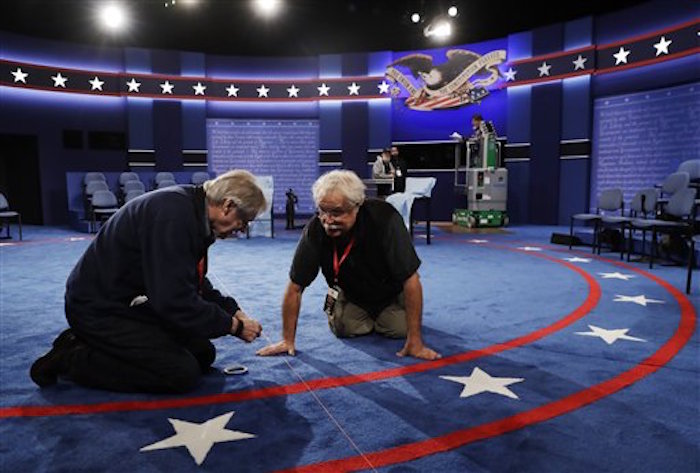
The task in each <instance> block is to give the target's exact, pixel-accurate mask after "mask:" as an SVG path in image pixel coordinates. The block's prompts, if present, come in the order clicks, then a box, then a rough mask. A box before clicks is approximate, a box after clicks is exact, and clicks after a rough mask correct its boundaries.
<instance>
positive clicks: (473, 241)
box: [467, 239, 489, 243]
mask: <svg viewBox="0 0 700 473" xmlns="http://www.w3.org/2000/svg"><path fill="white" fill-rule="evenodd" d="M467 241H468V242H469V243H488V242H489V241H488V240H477V239H474V240H467Z"/></svg>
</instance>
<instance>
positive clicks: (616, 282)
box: [0, 226, 700, 473]
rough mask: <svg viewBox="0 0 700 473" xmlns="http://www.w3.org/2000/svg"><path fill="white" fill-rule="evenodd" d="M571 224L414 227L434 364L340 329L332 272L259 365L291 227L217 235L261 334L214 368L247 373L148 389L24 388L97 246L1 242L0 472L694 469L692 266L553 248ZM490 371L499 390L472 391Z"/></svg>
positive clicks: (71, 236)
mask: <svg viewBox="0 0 700 473" xmlns="http://www.w3.org/2000/svg"><path fill="white" fill-rule="evenodd" d="M567 230H568V229H562V228H558V227H534V226H533V227H514V228H509V229H508V233H500V234H478V235H475V234H452V233H447V232H444V231H441V230H439V229H436V230H435V238H434V240H433V244H432V245H430V246H427V245H426V243H425V239H424V238H421V235H420V234H419V235H417V238H416V240H415V242H416V248H417V250H418V253H419V256H420V258H421V259H422V261H423V264H422V266H421V269H420V275H421V280H422V282H423V288H424V296H425V308H424V339H425V342H426V343H427V344H428V345H429V346H431V347H432V348H435V349H436V350H438V351H439V352H441V353H442V354H443V356H444V357H445V358H444V359H443V360H442V361H441V362H439V363H433V364H430V363H423V362H419V361H417V360H414V359H402V358H398V357H396V356H395V353H396V351H398V350H399V349H400V348H401V345H402V342H401V341H396V340H387V339H383V338H381V337H378V336H375V335H370V336H367V337H361V338H357V339H351V340H338V339H336V338H335V337H334V336H333V335H332V334H331V333H330V331H329V330H328V326H327V322H326V320H325V316H324V314H323V312H322V311H321V305H322V302H323V296H324V294H325V289H326V288H325V284H324V283H323V281H322V278H318V279H317V281H316V282H315V283H314V284H313V285H312V286H311V287H310V288H308V289H307V291H305V293H304V298H303V303H302V312H301V316H300V321H299V327H298V336H297V349H298V353H297V356H296V357H293V358H291V357H275V358H260V357H256V356H255V350H257V349H258V348H260V347H262V346H263V345H264V344H266V343H268V340H273V341H277V340H278V339H279V337H280V332H281V320H280V302H281V299H282V292H283V289H284V286H285V284H286V281H287V272H288V267H289V263H290V261H291V258H292V255H293V252H294V248H295V245H296V241H297V239H298V236H299V231H280V232H279V233H278V235H277V238H275V239H274V240H271V239H267V238H252V239H250V240H245V239H234V240H229V241H222V242H218V243H217V244H215V245H214V246H213V247H212V249H211V251H210V279H211V280H212V282H213V283H214V285H215V286H217V287H219V288H220V289H222V290H223V291H224V292H230V293H232V294H233V295H234V296H235V297H236V299H237V300H238V301H239V303H240V304H241V306H242V307H243V308H244V309H245V310H246V311H247V312H248V313H249V314H250V315H252V316H254V317H256V318H258V319H259V320H260V321H261V322H262V324H263V326H264V334H265V336H266V337H269V339H265V337H263V338H262V339H261V340H260V341H258V342H256V343H254V344H252V345H245V344H243V343H242V342H239V341H238V340H234V339H232V338H225V339H220V340H217V341H216V342H215V344H216V346H217V350H218V356H217V361H216V363H215V367H217V368H219V369H221V368H223V367H225V366H227V365H229V364H232V363H242V364H244V365H246V366H247V367H248V368H249V370H250V372H249V373H248V374H247V375H244V376H225V375H223V374H222V373H221V372H220V371H217V372H215V373H212V374H210V375H207V376H206V377H205V379H204V380H203V382H202V384H201V385H200V387H199V388H198V389H197V390H196V391H195V392H193V393H191V394H188V395H186V396H155V395H139V394H116V393H107V392H102V391H97V390H89V389H84V388H80V387H76V386H73V385H70V384H67V383H59V384H58V385H57V386H55V387H52V388H48V389H43V390H39V389H38V388H37V387H36V386H34V385H33V384H32V382H31V380H30V379H29V377H28V369H29V366H30V365H31V363H32V362H33V361H34V359H36V357H38V356H39V355H41V354H42V353H44V352H45V351H46V350H47V349H48V348H49V345H50V342H51V341H52V340H53V338H54V337H55V335H56V334H57V333H58V332H60V331H61V330H62V329H63V328H65V326H66V323H65V318H64V314H63V291H64V285H65V280H66V277H67V275H68V273H69V272H70V270H71V269H72V266H73V264H74V263H75V262H76V261H77V259H78V258H79V257H80V255H81V254H82V252H83V251H84V249H85V247H86V246H87V245H88V243H89V241H90V238H91V237H89V236H86V235H84V234H77V233H74V232H72V231H68V230H65V229H59V228H50V227H32V226H27V227H26V231H25V241H24V242H21V243H19V242H16V241H11V240H10V241H8V240H4V241H2V242H0V336H1V337H2V339H1V341H0V396H1V397H0V471H8V472H16V471H23V472H33V471H51V472H53V471H57V472H76V471H85V472H94V471H113V472H122V471H138V472H141V471H144V472H163V471H200V470H201V471H237V472H248V471H250V472H267V471H292V470H293V471H334V472H335V471H358V470H367V471H372V470H374V471H379V472H392V473H399V472H438V471H439V472H458V471H459V472H462V471H464V472H539V473H542V472H544V473H548V472H552V473H555V472H556V473H558V472H563V471H566V472H591V471H596V472H608V471H609V472H619V471H640V472H649V473H651V472H661V471H663V472H679V473H685V472H693V471H700V446H699V441H698V439H700V427H699V426H700V377H699V373H700V349H699V344H698V335H697V332H696V330H695V317H696V315H695V313H696V308H697V307H698V303H700V287H698V284H697V283H696V284H695V287H694V291H693V292H694V293H693V294H692V295H690V296H688V297H686V296H685V295H684V294H682V290H683V288H684V285H685V270H684V269H683V268H678V267H664V266H658V267H655V268H654V269H653V270H652V271H647V268H646V265H643V264H640V263H632V264H629V265H627V264H620V263H619V261H618V259H617V255H616V254H614V253H607V254H604V255H603V257H602V258H591V255H590V253H589V251H588V250H586V249H585V248H581V249H579V250H576V249H574V250H573V251H569V250H568V249H567V248H566V247H563V246H552V245H550V244H549V243H548V240H549V236H550V235H551V233H552V232H566V231H567ZM479 240H486V241H479ZM572 257H577V258H582V259H584V261H581V260H574V261H572V262H570V261H567V260H566V258H572ZM601 273H607V276H604V275H603V274H601ZM614 273H621V274H622V275H623V276H625V275H629V276H633V277H631V278H629V279H627V280H625V279H619V278H615V277H611V276H610V274H614ZM696 281H700V278H696ZM620 296H625V297H620ZM639 296H643V297H641V298H640V297H639ZM616 299H618V300H619V299H622V301H619V302H618V301H616ZM625 299H626V301H625ZM644 304H646V305H644ZM624 329H626V330H627V331H626V332H624ZM605 330H607V331H609V332H604V331H605ZM613 330H618V332H616V335H617V339H616V340H614V341H613V342H612V343H610V344H608V343H606V341H605V340H604V339H603V338H601V336H600V334H602V333H607V334H609V335H610V334H615V332H611V331H613ZM596 334H598V336H596ZM610 336H612V335H610ZM620 337H621V338H620ZM613 338H615V337H613ZM479 373H483V374H482V375H480V374H479ZM479 376H482V384H477V383H476V380H477V378H478V377H479ZM483 376H485V377H487V378H488V377H491V378H490V379H492V380H493V379H496V380H498V379H499V378H500V379H501V386H500V388H498V389H495V388H493V387H492V391H493V390H494V389H495V390H496V391H497V392H492V391H485V392H479V391H480V388H483V386H484V384H483V383H484V382H486V381H483ZM445 377H451V378H450V379H447V378H445ZM506 378H509V380H508V379H506ZM455 379H458V380H462V382H460V381H457V380H455ZM470 389H471V391H470V392H468V391H469V390H470ZM460 394H462V396H461V397H460ZM168 419H171V421H169V420H168ZM217 419H218V420H217ZM208 421H209V423H208V424H206V425H211V426H213V425H214V424H216V422H219V424H216V425H218V427H217V428H213V427H212V429H210V430H207V431H206V435H205V434H203V432H204V430H203V429H204V427H199V425H205V423H207V422H208ZM175 428H177V429H179V430H178V432H180V434H181V436H180V437H177V438H176V439H175V440H172V441H169V442H170V443H171V445H170V448H156V447H158V446H162V447H167V445H165V446H164V445H163V444H162V443H161V444H159V443H158V442H161V441H163V440H164V439H168V438H170V437H173V436H174V435H175V434H176V430H174V429H175ZM186 432H189V434H190V436H191V438H190V440H188V442H189V445H190V446H191V449H188V448H187V447H186V446H184V443H182V442H181V443H178V439H180V438H182V435H184V434H185V433H186ZM217 433H218V435H219V436H220V437H217V438H215V439H213V440H212V441H211V442H209V444H208V445H207V442H206V439H207V438H211V436H213V435H217ZM207 436H209V437H207ZM195 437H196V438H197V439H198V440H196V441H195V440H192V438H195ZM154 444H155V445H154ZM149 445H150V446H152V447H148V448H146V449H144V450H142V449H143V448H144V447H147V446H149ZM177 445H180V446H177ZM197 446H198V447H199V448H200V450H199V451H197V450H196V448H195V447H197Z"/></svg>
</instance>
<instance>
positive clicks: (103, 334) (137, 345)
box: [64, 304, 216, 393]
mask: <svg viewBox="0 0 700 473" xmlns="http://www.w3.org/2000/svg"><path fill="white" fill-rule="evenodd" d="M144 306H146V304H144ZM66 316H67V318H68V323H69V324H70V326H71V328H72V330H73V332H74V334H75V336H76V337H77V338H78V339H79V340H80V341H81V342H82V343H81V345H80V347H79V348H78V349H76V350H74V351H73V352H72V353H71V358H70V360H68V362H67V364H68V369H67V372H66V373H65V376H64V377H65V378H67V379H68V380H70V381H73V382H75V383H77V384H80V385H83V386H87V387H91V388H98V389H106V390H109V391H119V392H149V393H183V392H187V391H190V390H192V389H193V388H194V387H195V386H196V385H197V383H198V381H199V378H200V377H201V375H202V374H203V373H205V372H207V371H208V370H209V368H210V367H211V364H212V363H213V362H214V359H215V357H216V350H215V348H214V345H212V343H211V342H210V341H209V340H207V339H197V338H194V339H193V338H187V337H186V336H184V335H181V334H177V333H175V332H174V331H172V330H169V329H168V328H166V327H164V326H163V325H162V323H159V322H160V321H158V320H157V319H156V318H155V316H153V315H152V314H150V313H149V310H148V308H147V307H136V308H132V309H129V310H128V313H127V314H126V315H122V314H120V315H119V316H116V315H109V314H87V313H85V312H82V311H76V310H72V309H69V308H68V307H66Z"/></svg>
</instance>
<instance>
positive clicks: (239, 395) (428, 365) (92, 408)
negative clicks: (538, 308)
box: [0, 245, 601, 419]
mask: <svg viewBox="0 0 700 473" xmlns="http://www.w3.org/2000/svg"><path fill="white" fill-rule="evenodd" d="M489 246H495V245H489ZM502 248H505V249H507V250H509V251H514V252H517V253H526V254H528V255H529V256H535V257H537V258H542V259H546V260H548V261H552V262H555V263H558V264H562V265H564V266H566V267H567V268H569V269H571V270H572V271H575V272H576V273H578V274H579V275H581V276H582V277H583V278H584V279H585V281H586V283H588V296H587V297H586V299H585V300H584V301H583V303H582V304H581V305H580V306H579V307H577V308H576V309H575V310H574V311H573V312H571V313H570V314H569V315H567V316H566V317H564V318H563V319H561V320H558V321H556V322H555V323H553V324H552V325H549V326H547V327H543V328H541V329H539V330H536V331H534V332H531V333H528V334H526V335H523V336H520V337H517V338H514V339H512V340H509V341H506V342H503V343H498V344H496V345H491V346H489V347H486V348H482V349H480V350H473V351H468V352H464V353H458V354H456V355H451V356H447V357H445V358H442V359H440V360H435V361H425V362H420V363H416V364H413V365H409V366H402V367H399V368H391V369H387V370H382V371H374V372H370V373H362V374H356V375H349V376H341V377H335V378H321V379H315V380H311V381H306V382H299V383H294V384H288V385H284V386H275V387H270V388H262V389H249V390H243V391H237V392H232V393H222V394H213V395H209V396H197V397H187V398H177V399H157V400H152V401H142V400H140V401H118V402H105V403H99V404H72V405H70V404H69V405H58V406H12V407H3V408H0V419H2V418H9V417H41V416H61V415H75V414H97V413H108V412H120V411H148V410H157V409H174V408H182V407H192V406H202V405H211V404H223V403H228V402H242V401H250V400H254V399H263V398H269V397H275V396H287V395H291V394H298V393H303V392H308V391H315V390H319V389H331V388H338V387H343V386H351V385H354V384H360V383H366V382H371V381H378V380H382V379H388V378H395V377H399V376H405V375H409V374H414V373H422V372H425V371H430V370H434V369H438V368H442V367H444V366H449V365H453V364H456V363H463V362H465V361H471V360H474V359H477V358H480V357H482V356H488V355H493V354H495V353H500V352H502V351H506V350H510V349H513V348H517V347H520V346H523V345H526V344H528V343H532V342H534V341H536V340H539V339H540V338H543V337H545V336H547V335H550V334H552V333H554V332H556V331H558V330H561V329H563V328H564V327H566V326H568V325H570V324H572V323H574V322H576V321H577V320H579V319H581V318H582V317H584V316H585V315H586V314H588V313H589V312H590V311H591V310H592V309H593V308H594V307H595V306H596V305H597V304H598V301H599V300H600V295H601V289H600V285H599V284H598V281H596V280H595V279H594V278H593V277H592V276H591V275H589V274H588V273H587V272H585V271H584V270H582V269H581V268H580V267H578V266H576V265H573V264H571V263H568V262H566V261H563V260H561V259H557V258H553V257H551V256H547V255H544V254H538V253H532V252H525V251H522V250H518V249H514V248H509V247H502Z"/></svg>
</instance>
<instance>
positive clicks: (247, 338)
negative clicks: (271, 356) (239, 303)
mask: <svg viewBox="0 0 700 473" xmlns="http://www.w3.org/2000/svg"><path fill="white" fill-rule="evenodd" d="M234 318H235V319H236V321H237V322H235V323H238V324H243V329H242V330H241V333H240V334H239V335H238V338H240V339H241V340H243V341H244V342H247V343H250V342H252V341H253V340H255V339H256V338H258V337H259V336H260V333H261V332H262V325H260V322H258V321H257V320H255V319H252V318H250V317H248V316H244V317H239V316H235V317H234Z"/></svg>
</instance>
